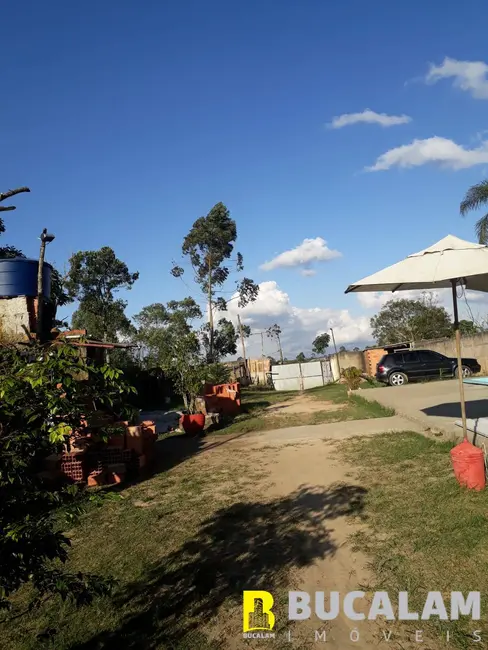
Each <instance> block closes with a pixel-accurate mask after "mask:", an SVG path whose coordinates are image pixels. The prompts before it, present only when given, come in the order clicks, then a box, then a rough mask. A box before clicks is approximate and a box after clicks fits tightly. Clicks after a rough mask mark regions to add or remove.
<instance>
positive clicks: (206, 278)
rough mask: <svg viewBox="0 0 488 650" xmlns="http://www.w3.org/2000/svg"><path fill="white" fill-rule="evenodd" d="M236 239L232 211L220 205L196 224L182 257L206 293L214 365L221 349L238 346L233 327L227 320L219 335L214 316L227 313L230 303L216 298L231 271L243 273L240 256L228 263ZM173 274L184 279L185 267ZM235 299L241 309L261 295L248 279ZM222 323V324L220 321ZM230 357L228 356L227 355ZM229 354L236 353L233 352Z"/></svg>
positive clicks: (209, 347) (208, 349)
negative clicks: (231, 332)
mask: <svg viewBox="0 0 488 650" xmlns="http://www.w3.org/2000/svg"><path fill="white" fill-rule="evenodd" d="M236 239H237V227H236V222H235V221H234V220H233V219H231V217H230V213H229V210H228V209H227V208H226V207H225V205H224V204H223V203H217V204H216V205H214V207H213V208H212V209H211V210H210V212H209V213H208V214H207V216H205V217H200V218H199V219H197V220H196V221H195V223H194V224H193V226H192V228H191V230H190V232H189V233H188V234H187V235H186V237H185V239H184V241H183V246H182V254H183V256H184V257H187V258H189V260H190V262H191V265H192V267H193V272H194V280H195V282H196V284H197V286H198V287H199V289H200V291H201V292H202V293H203V295H204V297H205V300H206V302H207V306H208V311H209V320H208V327H207V329H206V330H205V331H204V336H205V337H206V338H205V341H204V345H205V347H206V354H207V361H208V362H209V363H212V362H214V361H216V360H218V358H219V357H221V356H223V354H222V353H221V351H220V350H219V347H218V346H219V345H220V346H221V349H222V348H223V349H228V348H229V345H230V347H231V348H232V347H235V341H234V344H233V346H232V343H231V338H232V337H231V336H230V328H229V327H228V325H227V323H228V321H226V319H223V320H224V321H226V322H225V323H223V324H222V325H221V326H220V327H221V328H222V329H223V330H224V331H223V332H221V333H220V335H219V333H218V331H217V330H218V328H216V327H215V326H214V322H213V316H214V311H215V309H218V310H219V311H226V309H227V301H226V300H225V298H223V297H222V296H218V297H216V294H217V293H221V292H222V287H223V285H224V284H225V283H226V282H227V280H228V279H229V276H230V273H231V270H235V271H238V272H240V271H242V270H243V268H244V267H243V257H242V255H241V254H240V253H237V254H236V258H235V259H234V260H233V262H234V263H235V266H234V268H233V269H231V268H230V267H229V266H228V265H227V260H231V255H232V253H233V251H234V244H235V241H236ZM171 273H172V275H173V276H174V277H177V278H179V277H182V276H183V274H184V269H183V267H181V266H179V265H175V266H173V269H172V270H171ZM236 285H237V286H236V288H235V292H236V299H237V301H238V305H239V307H244V306H245V305H247V304H248V303H249V302H253V301H254V300H256V298H257V295H258V290H259V289H258V286H257V285H256V284H255V283H254V282H253V281H252V280H250V279H249V278H242V279H241V280H239V281H237V282H236ZM221 322H222V321H221ZM226 354H227V353H226ZM230 354H235V351H234V352H230Z"/></svg>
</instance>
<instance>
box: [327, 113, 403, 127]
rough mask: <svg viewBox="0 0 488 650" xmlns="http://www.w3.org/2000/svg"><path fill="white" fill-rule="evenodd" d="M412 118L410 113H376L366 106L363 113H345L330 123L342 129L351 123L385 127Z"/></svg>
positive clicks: (331, 125) (330, 125)
mask: <svg viewBox="0 0 488 650" xmlns="http://www.w3.org/2000/svg"><path fill="white" fill-rule="evenodd" d="M411 121H412V118H411V117H409V116H408V115H387V114H386V113H376V112H375V111H372V110H371V109H369V108H366V109H365V110H364V111H363V112H362V113H344V114H343V115H338V116H337V117H334V118H333V119H332V122H331V123H330V124H329V125H328V126H329V127H330V128H331V129H342V128H343V127H344V126H351V124H359V123H360V122H363V123H366V124H379V125H380V126H383V127H388V126H396V125H397V124H408V122H411Z"/></svg>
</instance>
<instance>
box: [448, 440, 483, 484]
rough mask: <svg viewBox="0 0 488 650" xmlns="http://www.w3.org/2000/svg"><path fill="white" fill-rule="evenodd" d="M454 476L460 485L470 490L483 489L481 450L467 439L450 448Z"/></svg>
mask: <svg viewBox="0 0 488 650" xmlns="http://www.w3.org/2000/svg"><path fill="white" fill-rule="evenodd" d="M451 460H452V467H453V469H454V476H455V477H456V479H457V481H458V483H459V484H460V485H464V486H466V487H467V488H469V489H471V490H483V489H484V487H485V485H486V479H485V458H484V454H483V451H482V450H481V449H480V448H479V447H475V446H474V445H472V444H471V443H470V442H468V441H467V440H463V442H461V443H460V444H459V445H456V447H454V448H453V449H451Z"/></svg>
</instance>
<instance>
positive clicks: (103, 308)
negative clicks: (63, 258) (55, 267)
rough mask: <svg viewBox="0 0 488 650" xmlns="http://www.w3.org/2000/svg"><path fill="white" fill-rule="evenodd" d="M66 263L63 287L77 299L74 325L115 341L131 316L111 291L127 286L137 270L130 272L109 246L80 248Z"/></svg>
mask: <svg viewBox="0 0 488 650" xmlns="http://www.w3.org/2000/svg"><path fill="white" fill-rule="evenodd" d="M69 263H70V269H69V272H68V275H67V278H66V282H65V288H66V291H67V292H68V295H69V297H70V298H71V299H72V300H78V301H79V303H80V306H79V308H78V309H77V311H76V312H75V313H74V314H73V319H72V325H73V327H77V328H86V329H87V330H88V332H89V334H90V336H94V337H96V338H99V339H101V340H102V341H108V340H112V341H117V340H118V339H117V335H118V334H119V333H123V334H129V333H131V331H132V327H131V323H130V320H129V319H128V318H127V316H126V315H125V313H124V310H125V308H126V306H127V303H126V302H125V301H124V300H121V299H116V298H115V297H114V294H115V293H116V292H117V291H119V290H120V289H130V288H131V287H132V285H133V284H134V282H135V281H136V280H137V278H138V277H139V273H131V272H130V271H129V269H128V268H127V265H126V264H125V263H124V262H122V261H121V260H119V259H118V258H117V257H116V256H115V253H114V251H113V250H112V249H111V248H109V247H108V246H104V247H103V248H101V249H100V250H97V251H79V252H78V253H75V254H74V255H73V256H72V257H71V258H70V260H69Z"/></svg>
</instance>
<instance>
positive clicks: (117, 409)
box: [0, 344, 134, 609]
mask: <svg viewBox="0 0 488 650" xmlns="http://www.w3.org/2000/svg"><path fill="white" fill-rule="evenodd" d="M76 377H86V378H87V379H85V380H80V379H76ZM133 390H134V389H132V387H131V386H129V385H128V384H127V383H126V382H125V381H124V379H123V377H122V372H121V371H120V370H117V369H116V368H113V367H110V366H100V367H96V366H94V365H92V364H90V363H87V361H86V360H84V359H83V358H82V356H81V355H80V348H79V347H78V348H77V347H74V346H70V345H67V344H63V345H56V346H54V345H51V346H48V347H44V348H41V347H32V348H31V347H29V348H27V349H26V350H22V351H20V350H19V349H17V348H14V347H5V346H4V347H2V348H1V349H0V494H1V498H0V533H1V534H0V608H7V609H8V608H9V607H10V601H9V597H10V596H11V595H12V594H13V593H14V592H15V591H16V590H17V589H19V587H21V586H22V585H23V584H24V583H31V585H32V586H33V587H34V590H35V593H36V596H35V598H34V600H33V602H32V605H35V604H36V603H38V602H40V601H41V600H42V598H43V597H44V596H49V595H52V594H59V595H60V596H61V597H62V598H64V599H66V598H73V599H74V600H75V601H76V602H77V603H78V604H83V603H85V602H89V601H90V600H91V598H92V597H93V595H94V594H98V593H102V592H105V591H106V590H107V589H108V588H109V586H110V584H109V582H107V581H103V580H101V579H100V578H98V577H97V576H92V575H83V574H81V573H77V574H71V573H69V572H67V571H65V570H64V568H63V566H62V565H63V563H64V562H65V561H66V559H67V557H68V550H69V546H70V541H69V539H68V538H67V537H66V536H65V535H64V534H63V533H62V532H61V530H60V527H62V525H63V520H64V524H69V525H72V523H73V519H74V518H76V517H77V516H78V515H79V514H80V513H81V512H82V511H83V509H84V506H85V505H86V503H87V500H88V498H94V497H88V496H87V493H86V492H85V491H84V490H83V489H82V488H79V487H78V486H77V485H57V486H55V487H53V486H52V485H49V484H48V483H47V482H46V479H45V478H43V475H42V470H43V468H44V463H45V459H46V457H47V456H49V455H50V454H53V453H57V452H60V451H61V450H62V448H63V443H64V442H66V440H67V438H68V437H69V435H70V433H71V430H75V429H79V427H80V421H81V420H86V421H87V422H88V424H90V420H91V418H92V417H94V416H95V415H96V414H95V411H96V410H99V411H100V410H103V411H104V412H107V413H108V414H109V415H111V416H113V417H114V418H116V419H118V420H125V419H128V418H130V417H131V413H130V412H128V409H127V407H126V399H127V396H128V395H129V394H130V392H131V391H133ZM101 435H102V437H103V436H104V435H105V436H108V435H109V431H104V430H103V428H102V429H101Z"/></svg>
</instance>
